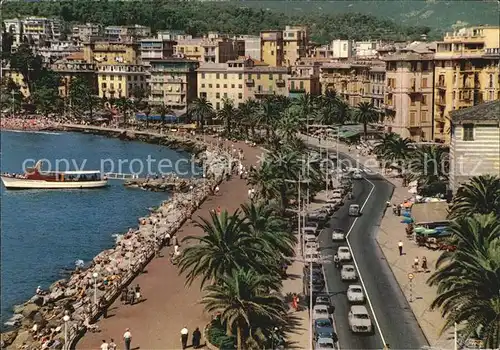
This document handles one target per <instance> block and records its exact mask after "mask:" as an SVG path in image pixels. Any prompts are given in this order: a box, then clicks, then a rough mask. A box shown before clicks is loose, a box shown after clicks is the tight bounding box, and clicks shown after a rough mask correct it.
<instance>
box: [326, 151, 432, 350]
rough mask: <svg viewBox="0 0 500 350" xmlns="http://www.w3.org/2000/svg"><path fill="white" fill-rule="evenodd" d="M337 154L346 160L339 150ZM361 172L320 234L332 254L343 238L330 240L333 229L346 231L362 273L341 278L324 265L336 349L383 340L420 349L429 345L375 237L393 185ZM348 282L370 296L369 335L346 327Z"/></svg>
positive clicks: (374, 346)
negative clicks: (352, 210)
mask: <svg viewBox="0 0 500 350" xmlns="http://www.w3.org/2000/svg"><path fill="white" fill-rule="evenodd" d="M340 157H341V159H349V158H348V157H347V156H346V155H344V154H341V155H340ZM360 168H362V167H360ZM364 176H365V177H364V178H363V179H362V180H354V188H353V194H354V199H353V200H350V201H346V203H345V205H344V206H342V207H341V208H340V209H339V210H338V211H337V212H336V213H335V214H334V216H333V217H332V219H331V220H330V225H328V226H329V227H328V228H326V229H325V230H323V231H322V233H321V235H320V236H319V244H320V249H321V254H322V255H326V256H330V255H332V256H333V255H334V254H335V252H336V250H337V247H338V246H339V245H344V246H345V245H347V242H340V243H337V242H336V243H332V241H331V232H332V229H333V228H341V229H343V230H344V231H345V232H348V237H347V239H348V242H349V245H350V247H351V252H352V254H353V257H354V261H353V264H355V266H356V268H357V270H358V275H359V276H360V277H361V278H359V279H358V281H357V282H355V283H347V282H342V281H341V279H340V271H339V270H337V269H336V268H335V266H334V265H333V264H325V265H324V272H325V279H326V291H327V293H329V294H330V295H332V296H331V300H332V302H333V304H334V306H335V312H334V318H335V323H336V328H337V332H338V337H339V342H340V348H341V349H382V348H383V347H384V343H385V344H389V345H390V347H391V348H393V349H419V348H421V347H422V346H426V345H428V342H427V340H426V338H425V336H424V334H423V332H422V330H421V328H420V326H419V325H418V323H417V320H416V318H415V316H414V314H413V312H412V311H411V308H410V306H409V304H408V302H407V300H406V298H405V296H404V295H403V293H402V291H401V288H400V287H399V285H398V283H397V282H396V279H395V277H394V275H393V273H392V271H391V269H390V268H389V265H388V264H387V262H386V260H385V257H384V255H383V253H382V251H381V249H380V247H379V246H378V244H377V242H376V235H377V232H378V229H379V224H380V221H381V219H382V216H383V214H384V211H385V208H386V202H387V201H388V200H389V198H390V196H391V194H392V191H393V186H392V184H390V183H388V182H387V181H386V180H385V179H384V178H383V177H381V176H380V175H378V174H375V173H373V172H371V171H368V173H365V174H364ZM352 203H356V204H359V205H360V206H361V207H362V215H361V216H360V217H359V218H357V219H355V218H351V217H349V215H348V208H349V204H352ZM394 244H397V242H394ZM349 284H362V285H363V288H364V290H365V294H366V295H367V297H368V299H369V302H367V303H366V304H365V305H366V307H367V309H368V310H369V311H370V313H371V315H370V316H371V318H372V322H373V325H374V329H375V332H374V334H372V335H363V334H353V333H351V332H350V330H349V324H348V321H347V315H348V312H349V306H350V305H349V303H348V301H347V297H346V295H345V291H346V290H347V287H348V285H349ZM343 292H344V293H343ZM373 313H374V314H373Z"/></svg>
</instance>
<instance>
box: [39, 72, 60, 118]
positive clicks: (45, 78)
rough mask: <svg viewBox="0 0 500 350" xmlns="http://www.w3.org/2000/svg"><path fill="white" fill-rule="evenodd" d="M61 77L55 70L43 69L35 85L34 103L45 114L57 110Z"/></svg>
mask: <svg viewBox="0 0 500 350" xmlns="http://www.w3.org/2000/svg"><path fill="white" fill-rule="evenodd" d="M60 85H61V77H60V76H59V75H58V74H57V73H54V72H53V71H50V70H47V69H42V71H41V72H40V77H39V78H38V79H37V81H36V82H35V84H34V85H33V88H34V89H33V90H32V91H34V92H33V95H32V99H33V103H34V104H35V106H36V108H37V109H38V110H39V111H40V112H42V113H43V114H44V115H45V116H48V114H49V113H51V112H54V111H56V110H57V106H58V101H59V100H60V97H59V86H60Z"/></svg>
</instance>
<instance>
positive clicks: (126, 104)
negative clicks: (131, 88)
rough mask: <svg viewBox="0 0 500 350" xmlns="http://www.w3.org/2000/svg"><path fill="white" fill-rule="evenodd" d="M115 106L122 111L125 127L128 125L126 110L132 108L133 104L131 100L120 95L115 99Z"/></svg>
mask: <svg viewBox="0 0 500 350" xmlns="http://www.w3.org/2000/svg"><path fill="white" fill-rule="evenodd" d="M114 104H115V106H116V107H117V108H118V110H119V111H120V112H121V113H122V115H123V124H124V125H125V127H127V126H128V112H129V111H131V110H133V108H134V106H133V103H132V101H130V100H129V99H128V98H126V97H123V96H122V97H120V98H119V99H117V100H116V101H115V103H114Z"/></svg>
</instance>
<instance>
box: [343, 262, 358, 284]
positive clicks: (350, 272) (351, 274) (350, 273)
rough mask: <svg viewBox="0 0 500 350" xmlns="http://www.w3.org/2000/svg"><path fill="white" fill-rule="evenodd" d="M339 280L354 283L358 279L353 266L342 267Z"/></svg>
mask: <svg viewBox="0 0 500 350" xmlns="http://www.w3.org/2000/svg"><path fill="white" fill-rule="evenodd" d="M340 278H341V279H342V281H355V280H356V279H357V278H358V275H357V274H356V269H355V268H354V266H353V265H344V266H342V270H341V271H340Z"/></svg>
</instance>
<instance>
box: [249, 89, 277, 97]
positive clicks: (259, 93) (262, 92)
mask: <svg viewBox="0 0 500 350" xmlns="http://www.w3.org/2000/svg"><path fill="white" fill-rule="evenodd" d="M275 94H276V92H275V91H273V90H264V89H262V90H257V91H254V95H255V96H270V95H275Z"/></svg>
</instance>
